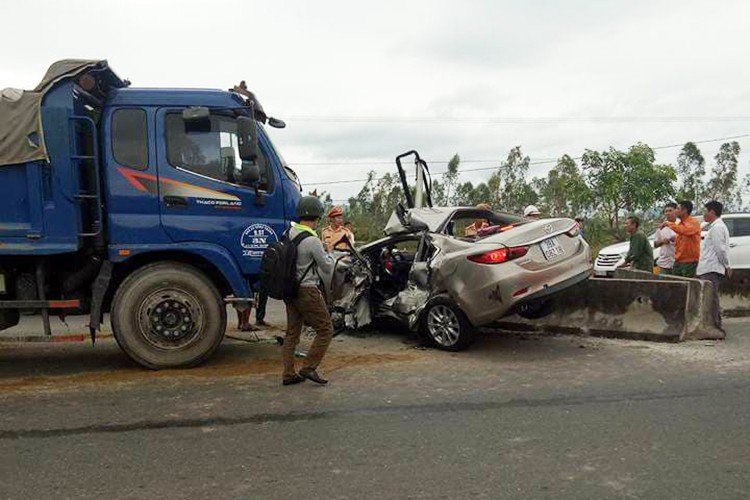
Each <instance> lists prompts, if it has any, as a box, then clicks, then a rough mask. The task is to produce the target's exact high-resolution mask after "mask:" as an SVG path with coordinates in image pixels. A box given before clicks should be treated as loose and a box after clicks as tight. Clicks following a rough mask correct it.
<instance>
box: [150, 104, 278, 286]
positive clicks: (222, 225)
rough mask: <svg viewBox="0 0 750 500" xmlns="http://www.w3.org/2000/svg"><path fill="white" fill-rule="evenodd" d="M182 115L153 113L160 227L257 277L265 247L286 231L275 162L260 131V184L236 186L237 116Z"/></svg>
mask: <svg viewBox="0 0 750 500" xmlns="http://www.w3.org/2000/svg"><path fill="white" fill-rule="evenodd" d="M181 112H182V109H177V108H169V109H161V110H160V111H159V113H158V114H157V137H158V138H159V140H157V143H158V145H159V154H158V165H159V195H160V201H161V204H160V207H161V223H162V226H163V227H164V229H165V231H166V232H167V234H168V235H169V237H170V238H171V239H172V241H175V242H180V243H185V242H199V243H212V244H216V245H220V246H222V247H224V248H225V249H226V250H228V251H229V252H230V253H231V254H232V255H233V256H234V257H235V259H236V260H237V262H238V263H239V265H240V267H241V269H242V270H243V273H244V274H246V275H257V274H258V272H259V268H260V259H261V256H262V255H263V251H264V250H265V248H266V246H268V245H269V244H270V243H272V242H274V241H276V240H277V239H278V238H279V237H280V236H281V234H282V233H283V231H284V229H285V227H286V226H285V217H284V200H283V190H282V186H281V178H280V174H279V172H280V169H281V164H280V161H279V159H278V158H276V156H275V154H274V153H273V148H272V147H271V146H270V143H269V141H268V140H267V138H266V137H265V136H264V135H263V134H262V133H259V134H258V136H259V142H260V146H261V158H260V159H259V163H260V167H261V168H260V170H261V181H260V183H259V185H258V186H257V187H251V186H246V185H242V183H241V182H240V169H241V164H242V162H241V160H240V157H239V150H238V147H237V144H238V140H237V138H238V136H237V122H236V118H235V117H234V116H233V115H232V114H231V113H215V112H212V113H211V115H210V117H209V118H207V119H203V120H198V121H194V120H185V119H184V118H183V117H182V113H181ZM162 139H163V140H162Z"/></svg>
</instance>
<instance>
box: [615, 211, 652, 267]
mask: <svg viewBox="0 0 750 500" xmlns="http://www.w3.org/2000/svg"><path fill="white" fill-rule="evenodd" d="M640 225H641V221H640V220H639V219H638V217H635V216H632V215H631V216H630V217H628V218H627V219H625V231H627V233H628V234H629V235H630V250H629V251H628V255H627V256H625V262H623V263H622V264H620V265H619V266H618V267H625V266H627V265H630V266H632V268H633V269H636V270H638V271H646V272H649V273H653V272H654V248H653V247H652V246H651V243H650V242H649V241H648V238H646V235H645V234H643V232H642V231H640V229H639V228H640Z"/></svg>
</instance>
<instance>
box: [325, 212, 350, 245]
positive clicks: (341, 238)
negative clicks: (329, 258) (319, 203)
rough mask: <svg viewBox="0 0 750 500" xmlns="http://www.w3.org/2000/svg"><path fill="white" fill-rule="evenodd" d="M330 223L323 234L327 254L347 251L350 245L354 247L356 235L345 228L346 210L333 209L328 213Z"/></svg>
mask: <svg viewBox="0 0 750 500" xmlns="http://www.w3.org/2000/svg"><path fill="white" fill-rule="evenodd" d="M328 222H329V225H328V226H326V227H324V228H323V231H322V232H321V239H322V240H323V246H325V249H326V252H332V251H334V250H341V251H346V250H349V248H350V246H349V245H351V246H352V247H353V246H354V234H353V233H352V232H351V231H350V230H349V229H347V228H346V227H345V226H344V210H343V209H342V208H341V207H332V208H331V209H330V210H329V211H328ZM347 240H348V241H349V243H347Z"/></svg>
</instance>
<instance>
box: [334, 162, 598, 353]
mask: <svg viewBox="0 0 750 500" xmlns="http://www.w3.org/2000/svg"><path fill="white" fill-rule="evenodd" d="M415 163H418V162H415ZM422 163H424V162H422ZM398 166H399V173H400V174H401V178H402V182H403V183H404V186H405V189H404V191H405V192H408V191H407V190H408V189H409V186H408V185H406V183H405V175H404V174H403V169H402V167H401V165H400V164H399V165H398ZM418 166H419V164H418ZM424 166H425V168H426V164H425V165H424ZM426 186H428V189H429V184H428V183H426ZM406 198H407V207H404V206H403V205H402V204H399V205H398V206H396V207H394V212H393V215H392V216H391V218H390V219H389V221H388V223H387V224H386V227H385V228H384V234H385V235H386V236H385V237H384V238H382V239H380V240H377V241H374V242H372V243H369V244H366V245H364V246H362V247H360V248H357V249H352V250H351V251H349V252H345V253H339V254H337V259H336V267H335V272H334V276H333V282H332V285H331V298H332V317H333V321H334V327H335V328H336V329H337V330H339V331H341V330H343V329H357V328H362V327H364V326H366V325H368V324H370V323H371V322H372V321H373V320H376V319H385V318H388V319H391V320H396V321H399V322H401V323H402V324H404V325H406V326H408V327H409V328H410V329H412V330H418V331H419V332H420V333H422V334H423V335H424V336H425V337H426V339H427V340H428V341H430V342H431V343H433V344H434V345H435V346H436V347H439V348H442V349H446V350H460V349H463V348H465V347H467V346H468V345H470V344H471V342H472V341H473V339H474V335H475V331H476V327H479V326H484V325H487V324H490V323H492V322H494V321H497V320H499V319H500V318H502V317H504V316H507V315H509V314H514V313H517V314H521V315H525V316H527V317H538V316H539V315H543V314H546V313H548V312H549V311H548V309H549V304H550V301H549V299H550V297H551V296H553V295H554V294H556V293H559V292H560V291H562V290H565V289H566V288H568V287H570V286H573V285H575V284H576V283H578V282H580V281H582V280H585V279H587V278H588V277H589V276H590V274H591V271H592V260H591V251H590V249H589V246H588V244H587V243H586V242H585V241H584V240H583V238H581V236H580V234H579V228H578V225H577V224H576V222H575V221H573V220H571V219H565V218H556V219H541V220H532V219H526V218H523V217H520V216H517V215H512V214H507V213H502V212H495V211H493V210H490V209H486V208H483V207H432V206H426V207H419V208H417V207H415V206H414V203H413V201H412V199H411V196H407V197H406ZM426 198H427V200H429V199H430V197H429V192H428V193H427V196H426Z"/></svg>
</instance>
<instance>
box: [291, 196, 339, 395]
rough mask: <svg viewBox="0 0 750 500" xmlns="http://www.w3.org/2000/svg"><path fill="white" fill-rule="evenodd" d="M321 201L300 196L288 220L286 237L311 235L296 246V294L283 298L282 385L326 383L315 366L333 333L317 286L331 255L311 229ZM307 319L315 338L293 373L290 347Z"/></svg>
mask: <svg viewBox="0 0 750 500" xmlns="http://www.w3.org/2000/svg"><path fill="white" fill-rule="evenodd" d="M323 210H324V209H323V204H322V203H321V202H320V200H319V199H318V198H316V197H314V196H304V197H302V199H300V201H299V204H298V205H297V217H298V218H299V222H298V223H297V222H295V223H292V227H291V228H290V229H289V238H290V239H292V240H293V239H294V238H296V237H297V236H299V235H300V234H302V233H304V232H308V233H310V235H311V236H313V237H307V238H305V239H303V240H302V241H301V242H300V243H299V246H298V247H297V263H296V270H297V272H296V278H297V281H298V283H299V288H298V292H297V296H296V298H294V299H288V300H287V299H285V300H284V304H285V305H286V321H287V326H286V337H284V344H283V345H282V358H283V361H284V373H283V379H282V382H283V384H284V385H292V384H297V383H300V382H304V381H305V379H307V380H312V381H313V382H316V383H318V384H327V383H328V381H327V380H326V379H324V378H323V377H321V376H320V375H319V374H318V372H317V368H318V365H320V362H321V361H322V360H323V356H325V353H326V351H327V350H328V346H329V345H330V343H331V338H332V337H333V323H332V322H331V314H330V313H329V312H328V306H327V304H326V301H325V300H324V298H323V294H322V292H321V290H320V286H321V274H322V275H323V276H324V277H330V276H331V275H332V274H333V265H334V261H333V257H332V256H331V255H330V254H328V253H326V251H325V249H324V248H323V243H322V242H321V241H320V239H319V238H318V235H317V234H316V233H315V228H316V227H317V226H318V221H319V220H320V218H321V217H322V216H323ZM305 323H307V324H308V325H310V326H311V327H312V328H313V329H314V330H315V340H313V343H312V346H310V350H309V351H308V353H307V357H306V358H305V364H304V366H303V368H302V369H301V370H300V371H299V373H297V372H296V371H295V368H294V349H295V348H296V347H297V344H298V343H299V338H300V335H301V334H302V326H303V324H305Z"/></svg>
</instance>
